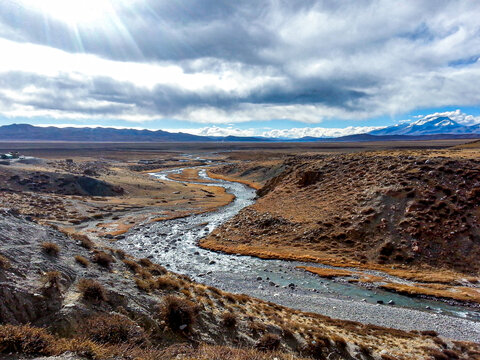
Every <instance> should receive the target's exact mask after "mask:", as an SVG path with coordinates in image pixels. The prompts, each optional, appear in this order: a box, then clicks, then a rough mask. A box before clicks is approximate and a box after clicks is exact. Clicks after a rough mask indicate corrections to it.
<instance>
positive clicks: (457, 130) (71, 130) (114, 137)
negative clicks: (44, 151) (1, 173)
mask: <svg viewBox="0 0 480 360" xmlns="http://www.w3.org/2000/svg"><path fill="white" fill-rule="evenodd" d="M455 138H480V124H475V125H470V126H467V125H462V124H460V123H458V122H456V121H454V120H452V119H451V118H449V117H445V116H438V117H433V118H432V117H431V118H427V119H420V120H417V121H414V122H408V123H401V124H397V125H394V126H389V127H385V128H382V129H377V130H374V131H371V132H369V133H365V134H356V135H348V136H341V137H337V138H318V137H303V138H299V139H282V138H266V137H239V136H225V137H212V136H199V135H192V134H186V133H170V132H167V131H163V130H156V131H152V130H136V129H115V128H103V127H95V128H88V127H85V128H75V127H64V128H58V127H54V126H49V127H39V126H33V125H28V124H12V125H4V126H0V141H65V142H69V141H71V142H241V141H243V142H267V141H268V142H269V141H277V142H280V141H288V142H295V141H300V142H314V141H323V142H335V141H395V140H434V139H455Z"/></svg>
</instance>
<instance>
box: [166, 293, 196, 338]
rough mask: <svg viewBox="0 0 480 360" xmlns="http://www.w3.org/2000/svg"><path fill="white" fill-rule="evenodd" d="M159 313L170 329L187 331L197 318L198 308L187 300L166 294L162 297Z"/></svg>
mask: <svg viewBox="0 0 480 360" xmlns="http://www.w3.org/2000/svg"><path fill="white" fill-rule="evenodd" d="M160 314H161V317H162V318H163V320H164V321H165V322H166V323H167V324H168V326H169V327H170V328H171V329H172V330H181V331H185V332H188V331H190V330H191V329H192V326H193V325H194V323H195V321H196V319H197V314H198V308H197V306H196V305H195V304H194V303H193V302H191V301H189V300H186V299H182V298H179V297H176V296H167V297H166V298H165V299H164V302H163V305H162V307H161V312H160Z"/></svg>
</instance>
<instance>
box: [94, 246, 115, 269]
mask: <svg viewBox="0 0 480 360" xmlns="http://www.w3.org/2000/svg"><path fill="white" fill-rule="evenodd" d="M92 262H94V263H96V264H98V265H100V266H102V267H104V268H107V269H109V268H110V266H111V265H112V263H113V262H115V259H114V258H113V256H112V255H110V254H107V253H106V252H104V251H100V250H96V251H95V253H94V254H93V258H92Z"/></svg>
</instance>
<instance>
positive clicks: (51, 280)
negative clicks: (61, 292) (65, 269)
mask: <svg viewBox="0 0 480 360" xmlns="http://www.w3.org/2000/svg"><path fill="white" fill-rule="evenodd" d="M61 277H62V274H61V273H60V271H49V272H46V273H45V274H43V276H42V283H43V286H44V287H46V288H57V289H58V288H59V287H60V279H61Z"/></svg>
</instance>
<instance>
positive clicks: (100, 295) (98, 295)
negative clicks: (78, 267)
mask: <svg viewBox="0 0 480 360" xmlns="http://www.w3.org/2000/svg"><path fill="white" fill-rule="evenodd" d="M77 288H78V290H79V291H80V293H81V294H82V298H83V299H84V300H86V301H93V302H102V301H107V294H106V291H105V288H104V287H103V285H102V284H100V283H99V282H98V281H95V280H92V279H80V280H79V282H78V285H77Z"/></svg>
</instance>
